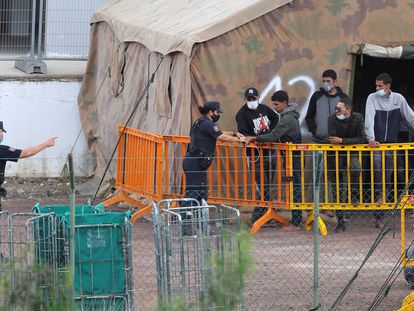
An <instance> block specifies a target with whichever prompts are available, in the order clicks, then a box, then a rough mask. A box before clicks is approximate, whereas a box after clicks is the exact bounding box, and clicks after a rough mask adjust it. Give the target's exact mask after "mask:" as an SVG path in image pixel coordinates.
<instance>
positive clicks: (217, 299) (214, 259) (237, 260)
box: [158, 230, 253, 311]
mask: <svg viewBox="0 0 414 311" xmlns="http://www.w3.org/2000/svg"><path fill="white" fill-rule="evenodd" d="M231 234H234V233H228V234H225V235H224V238H223V244H222V249H223V250H225V251H223V252H220V253H218V252H214V253H213V254H211V256H210V258H209V260H208V263H207V269H206V270H207V273H206V275H205V277H206V292H205V295H201V297H200V301H199V305H200V307H199V309H198V310H200V311H206V310H222V311H231V310H235V309H236V307H237V305H239V304H240V303H241V301H242V294H243V287H244V283H245V279H246V277H247V276H248V275H249V273H251V272H252V270H253V265H252V257H251V254H250V250H251V246H252V235H251V234H250V233H249V232H247V231H246V230H240V231H239V232H238V233H237V235H236V236H231ZM158 310H161V311H187V310H190V309H189V308H188V307H187V306H186V303H185V299H184V298H183V297H179V298H176V299H173V300H172V301H168V302H164V303H160V304H159V306H158ZM191 310H194V308H191Z"/></svg>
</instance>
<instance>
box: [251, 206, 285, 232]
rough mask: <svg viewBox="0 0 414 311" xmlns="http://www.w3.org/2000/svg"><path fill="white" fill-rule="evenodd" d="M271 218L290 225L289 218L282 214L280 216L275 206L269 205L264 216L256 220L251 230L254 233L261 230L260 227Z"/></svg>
mask: <svg viewBox="0 0 414 311" xmlns="http://www.w3.org/2000/svg"><path fill="white" fill-rule="evenodd" d="M271 219H273V220H275V221H276V222H280V223H282V224H283V225H284V226H288V225H289V223H288V222H287V220H286V219H285V218H283V217H282V216H280V215H279V214H278V213H276V211H275V209H274V208H272V207H269V208H268V209H267V212H266V213H265V214H264V215H263V216H262V217H260V218H259V219H258V220H256V221H255V223H254V224H253V226H252V229H251V232H252V233H257V232H259V230H260V228H261V227H262V226H263V225H264V224H265V223H267V222H268V221H269V220H271Z"/></svg>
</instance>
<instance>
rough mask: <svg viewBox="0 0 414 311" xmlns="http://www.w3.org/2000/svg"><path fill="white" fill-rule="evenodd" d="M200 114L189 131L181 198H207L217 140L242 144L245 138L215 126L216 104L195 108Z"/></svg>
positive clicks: (217, 113)
mask: <svg viewBox="0 0 414 311" xmlns="http://www.w3.org/2000/svg"><path fill="white" fill-rule="evenodd" d="M199 111H200V113H201V114H202V115H203V116H202V117H201V118H200V119H198V120H197V121H195V122H194V124H193V126H192V128H191V134H190V138H191V140H190V144H189V146H188V149H187V153H186V155H185V158H184V161H183V169H184V173H185V177H186V189H185V197H186V198H194V199H196V200H198V201H199V202H200V203H201V200H202V199H204V200H207V198H208V184H207V173H206V171H207V169H208V168H209V167H210V165H211V163H212V162H213V160H214V157H215V154H214V153H215V150H216V142H217V140H221V141H226V142H239V143H245V142H246V137H244V135H242V134H240V133H237V132H224V131H221V130H220V128H219V127H218V126H217V125H216V124H215V123H216V122H217V121H218V120H219V119H220V113H222V111H221V109H220V103H219V102H216V101H208V102H206V103H205V104H204V106H202V107H199Z"/></svg>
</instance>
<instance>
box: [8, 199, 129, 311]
mask: <svg viewBox="0 0 414 311" xmlns="http://www.w3.org/2000/svg"><path fill="white" fill-rule="evenodd" d="M75 214H76V220H75V248H74V249H75V269H74V281H73V291H71V290H70V285H69V284H70V283H68V276H69V255H70V248H69V243H70V242H69V229H70V226H71V224H70V212H69V206H65V205H56V206H44V207H42V206H40V205H39V204H38V205H36V206H35V207H34V209H33V213H16V214H10V215H9V214H8V212H1V213H0V252H1V266H0V277H1V279H2V282H7V283H8V286H2V287H1V288H2V289H6V291H5V292H0V309H2V310H3V309H4V310H7V309H9V308H8V307H9V306H13V308H16V305H18V303H16V300H19V301H21V306H22V308H23V309H22V310H26V309H28V310H29V309H30V307H31V306H28V305H27V303H26V301H25V297H18V296H19V292H20V291H21V287H24V286H26V287H27V285H26V284H36V286H34V287H36V292H33V295H35V296H37V297H40V298H39V301H38V303H39V305H40V306H45V305H46V304H48V305H49V304H52V305H54V304H55V303H58V300H59V296H60V295H62V294H63V293H65V292H66V296H67V293H73V299H74V300H75V304H76V308H77V309H79V310H132V309H133V305H132V291H133V284H132V256H131V224H130V222H129V218H130V217H129V216H130V215H129V213H114V212H107V211H105V210H104V208H103V206H101V205H98V206H86V205H78V206H76V207H75ZM34 278H35V279H36V280H35V283H33V281H32V280H33V279H34ZM25 283H26V284H25ZM22 292H23V291H22ZM24 292H27V290H26V291H24ZM12 300H13V301H12ZM47 301H48V302H47ZM19 310H20V309H19Z"/></svg>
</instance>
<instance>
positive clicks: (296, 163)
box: [247, 90, 302, 231]
mask: <svg viewBox="0 0 414 311" xmlns="http://www.w3.org/2000/svg"><path fill="white" fill-rule="evenodd" d="M272 102H273V106H274V107H275V110H276V111H277V112H278V113H279V115H280V121H279V123H278V124H277V126H276V127H275V128H274V129H273V130H272V131H271V132H270V133H267V134H262V135H258V136H255V137H253V136H252V137H247V141H248V142H254V141H256V142H278V143H294V144H300V143H301V142H302V134H301V132H300V126H299V113H298V112H297V111H296V105H293V104H292V105H291V104H289V95H288V93H287V92H285V91H282V90H280V91H277V92H275V93H274V94H273V95H272ZM292 156H293V159H292V169H293V172H292V177H293V202H295V203H298V202H301V200H302V193H301V182H300V176H301V163H300V153H298V152H297V151H294V152H293V153H292ZM285 162H286V160H285V161H284V163H283V166H284V167H285V168H286V163H285ZM301 224H302V211H301V210H292V220H291V226H286V227H283V228H284V229H285V230H288V231H296V230H300V229H301Z"/></svg>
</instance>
